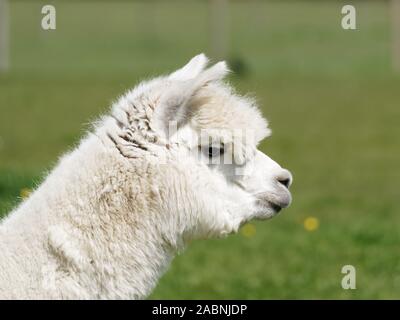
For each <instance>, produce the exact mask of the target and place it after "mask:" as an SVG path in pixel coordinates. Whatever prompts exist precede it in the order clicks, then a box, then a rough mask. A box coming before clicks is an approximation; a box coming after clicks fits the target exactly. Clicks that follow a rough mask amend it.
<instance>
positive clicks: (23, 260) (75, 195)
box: [0, 55, 291, 299]
mask: <svg viewBox="0 0 400 320" xmlns="http://www.w3.org/2000/svg"><path fill="white" fill-rule="evenodd" d="M206 64H207V59H206V57H205V56H204V55H199V56H196V57H195V58H193V59H192V60H191V61H190V62H189V63H188V64H187V65H186V66H185V67H183V68H182V69H179V70H178V71H176V72H174V73H172V74H170V75H167V76H164V77H160V78H156V79H153V80H151V81H148V82H145V83H141V84H140V85H138V86H137V87H136V88H134V89H133V90H131V91H129V92H128V93H127V94H125V95H124V96H123V97H121V98H120V99H119V101H117V102H116V103H115V104H114V105H113V107H112V111H111V113H110V114H109V115H107V116H104V117H103V118H102V119H101V120H100V121H98V123H96V124H95V128H94V130H93V132H92V133H89V134H88V135H87V136H86V137H85V138H84V139H83V140H82V141H81V143H80V145H79V146H78V147H77V148H76V149H75V150H74V151H72V152H70V153H68V154H66V155H64V156H63V157H62V158H61V159H60V161H59V163H58V165H57V166H56V167H55V169H54V170H53V171H52V172H51V173H50V174H49V175H48V177H47V178H46V179H45V181H44V182H43V183H42V185H40V186H39V187H38V188H37V190H35V192H34V193H33V194H32V195H31V196H30V197H29V199H27V200H25V201H24V202H23V203H22V204H21V205H20V206H19V207H18V208H16V209H15V210H14V211H13V212H11V213H10V214H9V215H8V216H7V217H6V218H5V219H4V220H3V221H2V223H1V225H0V298H7V299H14V298H17V299H141V298H145V297H146V296H147V295H148V294H149V293H150V292H151V290H152V289H153V288H154V286H155V285H156V282H157V280H158V279H159V277H160V276H161V275H162V273H163V272H164V271H165V269H166V268H167V266H168V265H169V263H170V261H171V260H172V258H173V257H174V255H175V254H176V253H177V251H179V250H182V249H183V248H184V247H185V245H186V244H187V243H188V242H190V241H191V240H193V239H197V238H208V237H214V236H215V237H218V236H222V235H225V234H229V233H231V232H234V231H237V229H238V228H239V226H240V225H241V224H242V223H244V222H246V221H248V220H250V219H253V218H269V217H272V216H273V215H274V214H275V213H277V212H278V211H279V210H280V208H282V207H286V206H287V205H288V204H289V202H290V193H289V192H288V190H287V187H288V186H289V184H290V183H291V176H290V173H289V172H288V171H287V170H284V169H282V168H281V167H280V166H279V165H278V164H276V163H275V162H274V161H273V160H271V159H270V158H268V157H267V156H265V155H264V154H262V153H261V152H259V151H258V150H257V148H256V145H257V143H258V142H259V141H260V140H261V139H263V138H264V137H265V136H266V135H267V134H268V133H269V129H268V128H267V123H266V122H265V120H264V119H263V118H262V117H261V114H260V112H259V111H258V109H257V108H256V106H255V103H254V101H252V100H250V99H247V98H243V97H240V96H238V95H236V94H235V93H234V92H233V91H232V90H231V89H230V88H229V86H228V85H226V84H224V83H222V82H221V79H222V78H223V77H224V76H225V75H226V74H227V72H228V70H227V68H226V65H225V64H224V63H218V64H216V65H214V66H213V67H211V68H209V69H205V66H206ZM171 123H172V124H174V123H175V124H176V128H175V129H174V130H173V132H171V130H170V127H171ZM246 128H250V129H251V130H252V131H253V133H254V134H253V135H252V138H251V139H247V140H246V139H236V138H237V136H238V134H237V132H241V131H243V130H246ZM200 132H201V133H200ZM204 133H206V135H208V136H207V139H206V140H205V141H207V143H206V144H205V145H204V144H201V143H200V144H199V136H201V135H204ZM210 137H211V138H213V139H214V138H215V139H214V140H215V141H217V140H218V139H219V140H218V141H222V140H223V141H224V143H223V144H221V143H220V144H219V145H218V146H217V148H219V149H218V150H220V149H221V148H224V153H225V154H231V155H233V162H232V163H230V164H224V163H222V164H221V163H220V164H217V163H212V164H210V163H209V162H207V161H206V160H207V155H204V152H203V151H204V150H205V152H206V153H207V152H209V151H210V147H211V144H210V143H209V142H208V141H210V140H209V138H210ZM214 140H213V141H214ZM201 141H204V139H203V140H201ZM213 143H214V142H213ZM212 150H214V149H212ZM196 151H197V152H196ZM220 156H221V155H220ZM209 157H210V156H209ZM217 157H218V155H217ZM208 160H209V159H208ZM236 169H240V170H241V171H240V172H241V173H240V174H239V175H238V174H234V173H233V172H234V171H232V170H236Z"/></svg>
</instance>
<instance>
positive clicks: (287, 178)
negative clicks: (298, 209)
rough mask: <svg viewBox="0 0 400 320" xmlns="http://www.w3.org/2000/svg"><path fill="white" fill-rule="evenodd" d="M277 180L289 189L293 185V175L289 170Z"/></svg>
mask: <svg viewBox="0 0 400 320" xmlns="http://www.w3.org/2000/svg"><path fill="white" fill-rule="evenodd" d="M276 180H277V181H278V182H279V183H280V184H282V185H284V186H285V187H286V188H288V189H289V187H290V185H291V184H292V175H291V173H290V172H289V171H288V170H284V171H283V172H282V173H281V174H280V175H279V176H277V177H276Z"/></svg>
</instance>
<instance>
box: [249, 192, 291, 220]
mask: <svg viewBox="0 0 400 320" xmlns="http://www.w3.org/2000/svg"><path fill="white" fill-rule="evenodd" d="M256 198H257V201H256V204H257V207H258V211H259V213H261V215H260V216H259V218H260V219H266V218H272V217H273V216H275V215H276V214H278V213H279V212H281V211H282V209H283V208H286V207H288V206H289V204H290V202H291V200H292V197H291V194H290V192H287V193H284V194H283V195H280V196H279V197H278V196H276V195H273V194H270V193H268V194H267V193H260V194H257V196H256Z"/></svg>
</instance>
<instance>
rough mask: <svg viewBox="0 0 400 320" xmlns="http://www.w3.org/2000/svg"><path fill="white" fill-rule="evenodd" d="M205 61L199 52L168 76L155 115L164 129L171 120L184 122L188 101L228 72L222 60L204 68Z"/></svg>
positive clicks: (188, 113) (185, 120) (178, 124)
mask: <svg viewBox="0 0 400 320" xmlns="http://www.w3.org/2000/svg"><path fill="white" fill-rule="evenodd" d="M207 61H208V59H207V58H206V56H205V55H203V54H200V55H198V56H196V57H194V58H193V59H192V60H190V61H189V63H188V64H187V65H185V66H184V67H183V68H181V69H179V70H177V71H175V72H174V73H172V74H171V75H170V76H169V77H168V80H172V81H171V82H170V85H169V86H168V89H167V91H166V92H164V93H163V95H162V102H161V105H162V107H161V108H159V109H158V110H159V112H160V114H159V115H158V117H157V118H158V120H161V122H162V123H163V124H162V126H163V127H164V129H165V130H167V128H169V127H170V125H171V122H175V123H176V124H177V126H178V127H179V126H181V125H182V124H183V123H186V122H187V121H188V119H189V117H190V110H188V105H189V104H188V102H189V101H190V99H191V98H192V97H193V96H194V95H195V94H196V92H197V91H198V90H199V89H201V88H202V87H204V86H206V85H207V84H208V83H211V82H217V81H220V80H222V79H223V78H224V77H225V76H226V75H227V74H228V73H229V69H228V67H227V65H226V63H225V62H224V61H221V62H218V63H216V64H215V65H213V66H212V67H210V68H208V69H205V70H204V68H205V66H206V63H207Z"/></svg>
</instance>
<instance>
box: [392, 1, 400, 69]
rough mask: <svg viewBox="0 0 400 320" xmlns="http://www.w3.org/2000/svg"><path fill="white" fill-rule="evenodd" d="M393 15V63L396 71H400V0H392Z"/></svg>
mask: <svg viewBox="0 0 400 320" xmlns="http://www.w3.org/2000/svg"><path fill="white" fill-rule="evenodd" d="M390 4H391V6H390V11H391V16H392V23H391V24H392V65H393V69H394V71H396V72H400V0H391V1H390Z"/></svg>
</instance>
